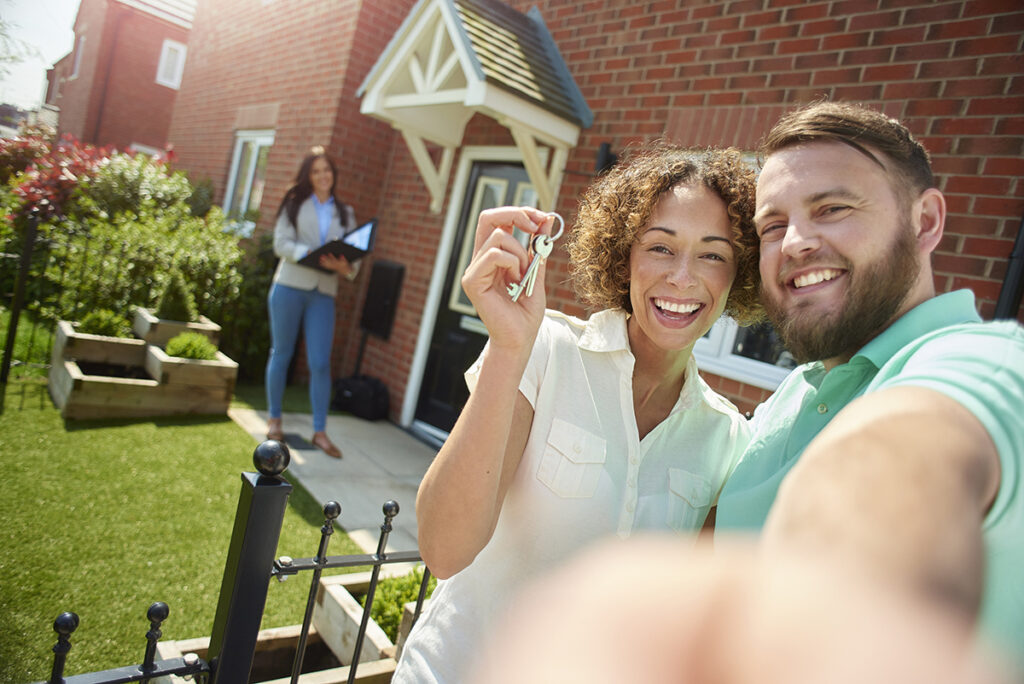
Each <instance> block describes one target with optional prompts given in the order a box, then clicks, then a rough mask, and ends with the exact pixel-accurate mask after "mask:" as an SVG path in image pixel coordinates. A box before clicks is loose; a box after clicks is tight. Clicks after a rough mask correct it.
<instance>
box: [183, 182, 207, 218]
mask: <svg viewBox="0 0 1024 684" xmlns="http://www.w3.org/2000/svg"><path fill="white" fill-rule="evenodd" d="M185 201H186V202H187V203H188V208H189V211H191V212H192V215H193V216H198V217H199V218H202V217H204V216H206V215H207V214H208V213H210V209H212V208H213V181H212V180H210V179H209V178H201V179H199V180H198V181H196V182H195V183H193V184H192V194H191V195H189V198H188V199H187V200H185Z"/></svg>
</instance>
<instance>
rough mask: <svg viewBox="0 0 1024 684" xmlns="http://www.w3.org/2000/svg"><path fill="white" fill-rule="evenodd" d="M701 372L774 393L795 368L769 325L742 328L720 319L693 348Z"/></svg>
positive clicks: (729, 319) (725, 319)
mask: <svg viewBox="0 0 1024 684" xmlns="http://www.w3.org/2000/svg"><path fill="white" fill-rule="evenodd" d="M693 354H694V356H696V357H697V363H698V365H699V366H700V369H701V370H702V371H707V372H709V373H714V374H715V375H721V376H722V377H725V378H731V379H733V380H738V381H739V382H743V383H746V384H748V385H754V386H755V387H762V388H764V389H769V390H774V389H775V388H776V387H778V386H779V383H780V382H782V379H783V378H784V377H786V374H787V373H789V371H790V369H792V368H794V367H795V366H796V363H795V362H794V361H793V357H792V356H791V355H790V354H789V352H787V351H786V350H785V348H783V346H782V343H781V341H779V336H778V335H777V334H776V332H775V330H773V329H772V326H771V325H770V324H768V323H762V324H760V325H754V326H750V327H748V328H741V327H739V326H738V325H736V322H735V321H734V320H732V319H731V318H728V317H726V316H723V317H722V318H720V319H719V320H718V322H717V323H715V325H714V326H712V328H711V330H709V331H708V332H707V334H706V335H704V337H702V338H701V339H699V340H697V344H696V345H695V346H694V348H693Z"/></svg>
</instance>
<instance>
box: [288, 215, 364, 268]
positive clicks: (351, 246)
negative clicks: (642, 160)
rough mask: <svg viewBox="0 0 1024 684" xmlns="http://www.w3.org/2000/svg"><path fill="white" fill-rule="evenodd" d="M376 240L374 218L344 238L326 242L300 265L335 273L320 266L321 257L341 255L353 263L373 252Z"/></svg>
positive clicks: (303, 258)
mask: <svg viewBox="0 0 1024 684" xmlns="http://www.w3.org/2000/svg"><path fill="white" fill-rule="evenodd" d="M376 239H377V219H376V218H372V219H370V220H369V221H367V222H366V223H364V224H363V225H361V226H359V227H358V228H354V229H353V230H351V231H349V232H348V233H346V234H345V235H344V236H343V237H342V238H340V239H338V240H331V241H330V242H325V243H324V244H323V245H321V246H320V247H317V248H316V249H314V250H313V251H312V252H310V253H309V254H307V255H306V256H304V257H302V258H301V259H299V261H298V263H300V264H302V265H303V266H308V267H310V268H315V269H317V270H318V271H324V272H326V273H334V271H331V270H330V269H326V268H322V267H321V266H320V256H321V255H323V254H331V255H334V256H339V255H340V256H343V257H345V259H347V260H348V262H349V263H353V262H355V261H358V260H360V259H362V258H363V257H364V256H366V255H367V254H369V253H370V252H372V251H373V243H374V241H375V240H376Z"/></svg>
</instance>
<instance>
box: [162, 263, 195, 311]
mask: <svg viewBox="0 0 1024 684" xmlns="http://www.w3.org/2000/svg"><path fill="white" fill-rule="evenodd" d="M156 317H157V318H164V319H167V320H171V321H184V322H186V323H191V322H193V321H197V320H199V312H198V311H196V302H195V299H194V298H193V297H192V293H191V292H190V291H189V289H188V285H186V284H185V278H184V277H183V276H182V275H181V271H179V270H177V269H175V270H173V271H171V277H170V278H169V279H168V280H167V283H166V285H165V286H164V291H163V293H162V294H161V295H160V300H159V301H158V302H157V304H156Z"/></svg>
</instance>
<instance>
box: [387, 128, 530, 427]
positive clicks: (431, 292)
mask: <svg viewBox="0 0 1024 684" xmlns="http://www.w3.org/2000/svg"><path fill="white" fill-rule="evenodd" d="M476 162H507V163H511V164H522V163H523V155H522V154H521V153H520V152H519V148H517V147H515V146H511V145H510V146H478V145H469V146H466V147H463V148H462V150H461V152H460V154H459V163H458V165H457V166H456V169H455V179H454V182H453V183H452V191H451V194H450V195H449V197H448V211H447V212H446V213H445V218H444V228H443V229H442V230H441V241H440V244H439V245H438V249H437V257H436V258H435V260H434V269H433V272H432V273H431V275H430V287H429V288H428V289H427V298H426V301H425V302H424V306H423V317H422V318H421V319H420V330H419V334H418V335H417V337H416V348H415V351H414V352H413V356H412V364H411V365H410V368H409V382H408V383H407V384H406V386H405V396H404V397H403V399H402V413H401V416H400V418H399V423H400V424H401V425H402V427H411V426H412V423H413V419H414V417H415V415H416V402H417V400H418V399H419V396H420V388H421V387H422V385H423V371H424V369H425V368H426V365H427V356H428V355H429V353H430V340H431V338H432V337H433V335H434V323H435V322H436V321H437V311H438V308H439V307H440V305H441V292H442V290H443V289H444V285H445V277H446V275H447V271H448V262H449V260H450V259H451V258H452V250H453V249H454V242H455V233H456V232H457V231H458V223H459V216H460V214H461V213H462V203H463V201H464V200H465V197H466V185H467V184H468V183H469V174H470V171H471V170H472V168H473V164H474V163H476Z"/></svg>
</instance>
